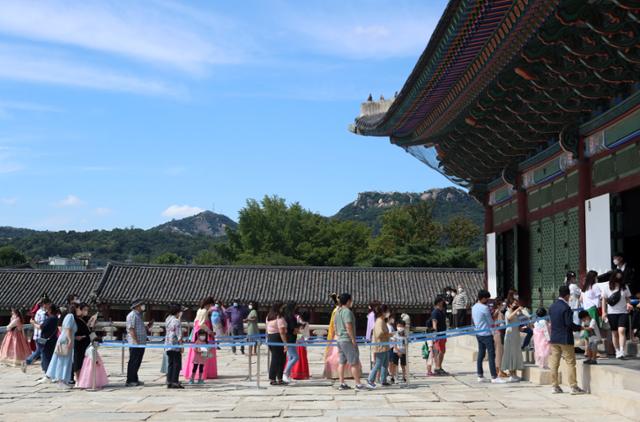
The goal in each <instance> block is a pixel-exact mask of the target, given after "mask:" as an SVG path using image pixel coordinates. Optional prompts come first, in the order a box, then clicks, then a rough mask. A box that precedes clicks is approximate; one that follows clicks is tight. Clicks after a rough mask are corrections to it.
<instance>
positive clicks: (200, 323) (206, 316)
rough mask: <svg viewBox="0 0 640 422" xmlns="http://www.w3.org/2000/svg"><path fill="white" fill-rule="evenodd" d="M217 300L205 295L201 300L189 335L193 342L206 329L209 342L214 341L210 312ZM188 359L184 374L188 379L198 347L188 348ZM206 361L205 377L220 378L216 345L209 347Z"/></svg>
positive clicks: (203, 374) (203, 373)
mask: <svg viewBox="0 0 640 422" xmlns="http://www.w3.org/2000/svg"><path fill="white" fill-rule="evenodd" d="M215 303H216V301H215V300H214V299H213V298H212V297H210V296H209V297H205V298H204V299H202V300H201V301H200V305H199V307H198V312H196V317H195V319H194V320H193V330H192V331H191V335H190V336H189V340H190V341H191V342H192V343H195V342H196V340H198V332H199V331H200V330H204V332H205V333H206V334H207V343H213V342H214V341H215V335H216V333H215V331H214V328H213V324H212V322H211V317H210V314H211V312H212V309H213V305H215ZM187 350H188V352H187V359H186V361H185V364H184V367H183V371H182V375H183V376H184V377H185V378H186V379H191V369H192V368H193V360H194V358H195V354H196V353H198V349H197V348H193V347H192V348H189V349H187ZM207 356H208V357H207V359H206V362H205V363H204V369H203V372H202V378H203V379H215V378H218V360H217V357H216V349H215V348H214V347H212V348H210V349H209V354H208V355H207Z"/></svg>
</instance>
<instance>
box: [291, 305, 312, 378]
mask: <svg viewBox="0 0 640 422" xmlns="http://www.w3.org/2000/svg"><path fill="white" fill-rule="evenodd" d="M297 321H298V333H299V335H300V337H302V341H307V340H309V337H310V336H311V330H310V329H309V311H308V310H306V309H300V310H299V311H298V316H297ZM298 357H299V359H298V362H296V364H295V365H293V368H291V378H293V379H294V380H306V379H309V377H310V376H311V375H310V373H309V359H308V358H307V348H306V347H304V346H298Z"/></svg>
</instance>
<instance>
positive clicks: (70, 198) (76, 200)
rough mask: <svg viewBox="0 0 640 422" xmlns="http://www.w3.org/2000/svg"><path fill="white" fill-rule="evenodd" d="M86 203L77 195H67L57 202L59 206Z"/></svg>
mask: <svg viewBox="0 0 640 422" xmlns="http://www.w3.org/2000/svg"><path fill="white" fill-rule="evenodd" d="M82 204H84V201H83V200H81V199H80V198H78V197H77V196H75V195H67V197H66V198H64V199H62V200H60V201H58V202H57V203H56V205H57V206H59V207H77V206H80V205H82Z"/></svg>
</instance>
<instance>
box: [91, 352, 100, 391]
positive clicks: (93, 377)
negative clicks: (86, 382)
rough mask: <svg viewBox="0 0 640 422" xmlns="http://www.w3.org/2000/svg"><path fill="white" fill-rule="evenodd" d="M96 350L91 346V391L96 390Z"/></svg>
mask: <svg viewBox="0 0 640 422" xmlns="http://www.w3.org/2000/svg"><path fill="white" fill-rule="evenodd" d="M97 355H98V352H97V351H96V347H95V346H92V349H91V364H92V366H91V391H96V368H97V366H98V356H97Z"/></svg>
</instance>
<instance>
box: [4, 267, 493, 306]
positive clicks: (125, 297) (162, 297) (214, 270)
mask: <svg viewBox="0 0 640 422" xmlns="http://www.w3.org/2000/svg"><path fill="white" fill-rule="evenodd" d="M483 280H484V273H483V272H482V271H481V270H475V269H454V268H382V267H380V268H360V267H345V268H342V267H266V266H240V267H235V266H197V265H146V264H122V263H117V262H112V263H109V264H108V265H107V267H106V268H105V269H104V270H103V271H55V270H6V269H3V270H0V286H1V290H0V310H6V309H8V308H10V307H12V306H31V305H32V304H33V303H34V302H35V301H36V300H37V298H38V297H40V296H41V295H42V293H44V292H46V293H47V294H48V295H49V297H51V299H52V300H53V301H54V302H56V303H64V301H65V299H66V297H67V295H68V294H69V293H77V294H78V295H79V296H80V298H81V299H82V300H89V299H95V300H97V302H98V303H104V304H109V305H127V306H128V305H129V304H131V302H132V301H133V300H134V299H136V298H143V299H145V300H146V301H147V303H149V304H156V305H167V304H168V303H170V302H179V303H182V304H184V305H188V306H193V305H196V304H197V303H198V302H199V301H200V300H201V299H202V298H203V297H205V296H213V297H214V298H216V299H218V300H221V301H223V302H231V301H232V300H234V299H238V300H241V301H243V302H246V301H250V300H256V301H258V302H260V303H262V304H269V303H273V302H277V301H290V300H293V301H295V302H296V303H298V304H299V305H302V306H314V307H324V306H329V305H330V303H329V299H328V295H329V293H331V292H336V293H341V292H350V293H351V294H352V295H353V296H354V300H355V302H356V303H357V304H359V305H364V304H366V303H368V302H370V301H372V300H379V301H381V302H384V303H387V304H389V305H391V306H394V307H401V308H407V309H410V308H414V309H416V308H420V309H423V308H425V307H426V306H428V305H430V304H431V303H432V301H433V299H434V298H435V296H436V295H437V294H439V293H441V292H442V290H443V289H444V288H445V287H447V286H453V287H455V286H456V285H457V284H458V283H462V284H463V285H464V286H465V288H466V289H467V291H469V292H470V293H471V294H475V292H476V291H478V290H479V289H481V288H483V287H484V281H483Z"/></svg>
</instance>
